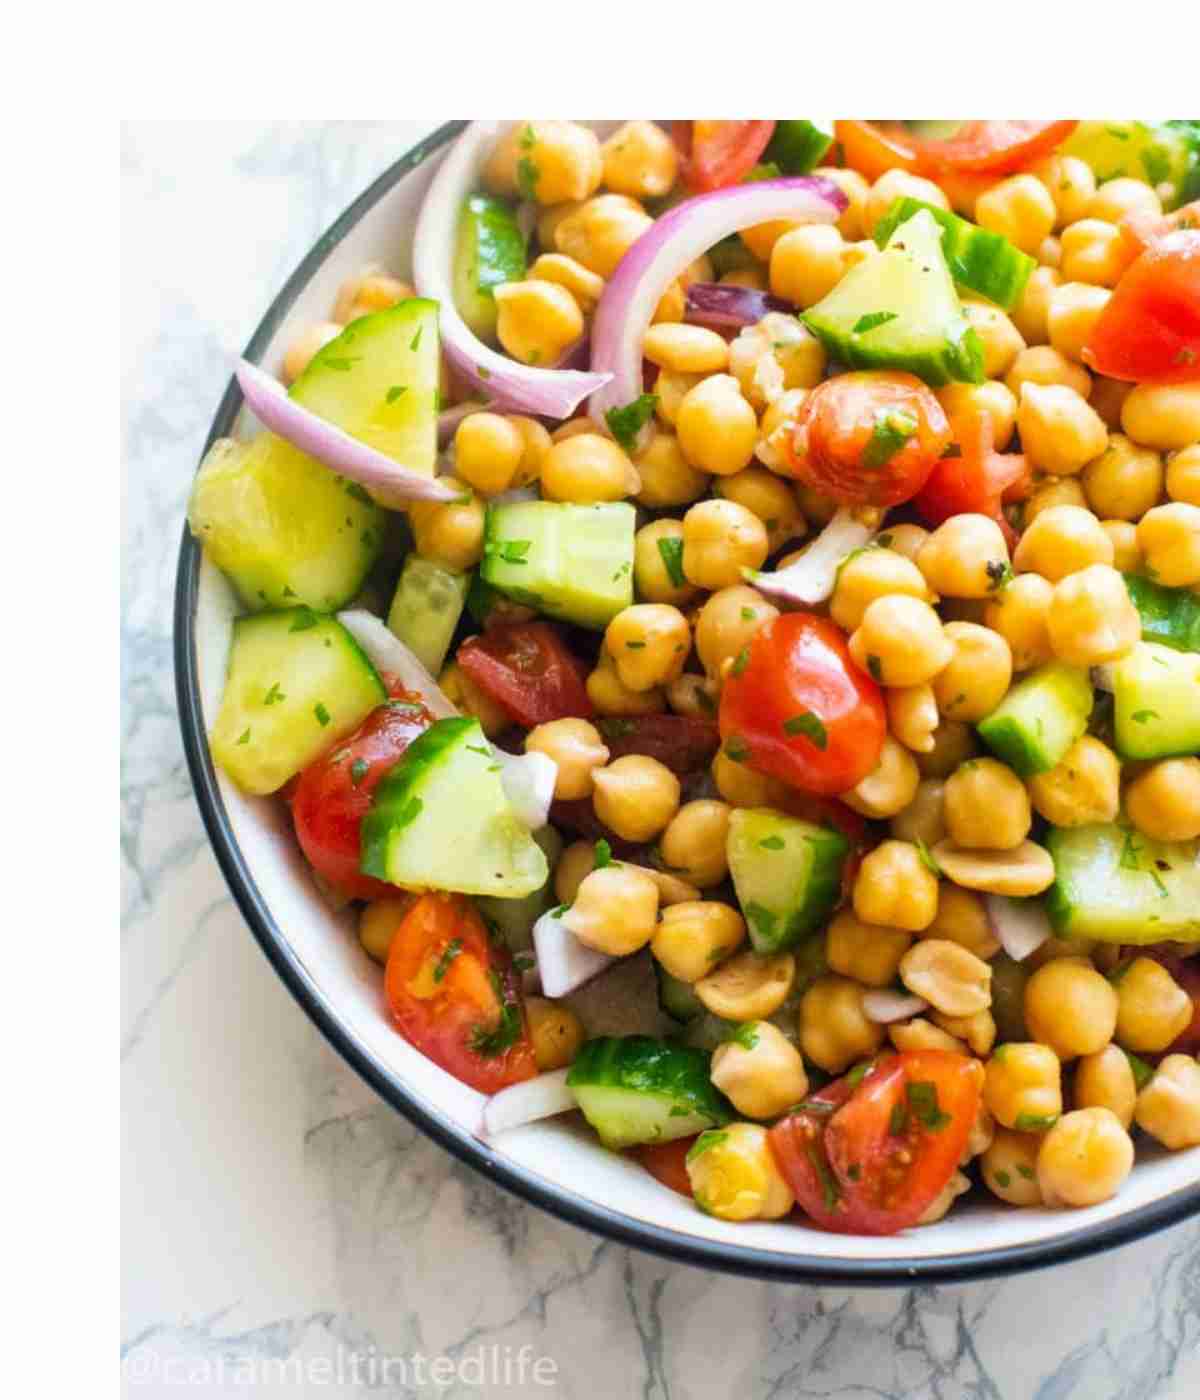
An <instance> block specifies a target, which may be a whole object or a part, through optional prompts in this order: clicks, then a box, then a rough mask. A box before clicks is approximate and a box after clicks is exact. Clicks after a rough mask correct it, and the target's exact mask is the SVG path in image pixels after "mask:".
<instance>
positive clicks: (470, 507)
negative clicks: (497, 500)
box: [408, 477, 484, 574]
mask: <svg viewBox="0 0 1200 1400" xmlns="http://www.w3.org/2000/svg"><path fill="white" fill-rule="evenodd" d="M442 480H443V481H444V482H445V484H446V485H447V486H451V487H453V486H460V487H461V488H462V491H463V494H464V496H465V497H466V499H465V500H457V501H445V502H443V501H413V502H412V504H411V505H410V506H409V508H408V520H409V524H410V525H411V526H412V532H413V541H414V544H415V548H416V552H417V553H418V554H419V555H420V556H421V558H422V559H431V560H433V562H434V563H437V564H444V565H445V566H446V568H448V569H453V570H454V571H455V572H456V573H460V574H461V573H466V571H467V570H468V569H473V568H474V567H475V565H476V564H478V563H479V561H480V559H482V558H483V518H484V509H483V502H482V501H481V500H480V499H479V497H478V496H476V495H475V493H474V492H473V491H472V490H471V489H470V487H469V486H467V484H466V483H465V482H461V481H458V480H456V478H454V477H443V478H442Z"/></svg>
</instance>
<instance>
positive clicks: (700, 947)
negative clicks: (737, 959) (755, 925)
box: [650, 900, 746, 982]
mask: <svg viewBox="0 0 1200 1400" xmlns="http://www.w3.org/2000/svg"><path fill="white" fill-rule="evenodd" d="M745 941H746V921H745V920H744V919H743V918H742V916H741V915H740V914H739V913H738V911H737V910H736V909H732V908H730V906H729V905H728V904H720V903H718V902H716V901H715V900H687V901H685V902H684V903H682V904H672V905H671V907H670V908H669V909H664V910H663V911H662V917H661V918H660V919H659V922H658V927H657V928H656V929H655V930H654V937H653V938H652V940H651V942H650V951H651V952H652V953H653V954H654V956H655V957H656V958H657V959H658V961H659V962H660V963H662V965H663V967H665V968H666V969H667V971H668V972H669V973H670V974H671V976H672V977H678V978H679V980H680V981H681V982H699V980H700V979H701V978H702V977H703V976H704V975H705V974H706V973H708V972H711V971H712V969H713V968H714V967H715V966H716V964H717V963H719V962H721V961H722V960H723V959H724V958H727V957H729V955H730V954H731V953H736V952H737V950H738V948H740V947H741V945H742V944H743V943H744V942H745Z"/></svg>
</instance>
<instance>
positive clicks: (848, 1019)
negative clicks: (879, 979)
mask: <svg viewBox="0 0 1200 1400" xmlns="http://www.w3.org/2000/svg"><path fill="white" fill-rule="evenodd" d="M862 998H863V989H862V987H860V986H859V985H858V983H857V982H851V981H850V979H849V978H847V977H818V978H817V979H816V981H815V982H813V983H812V984H811V985H810V986H809V988H808V990H807V991H806V992H805V993H804V995H803V997H801V999H800V1014H799V1030H800V1048H801V1050H803V1052H804V1054H805V1056H806V1057H807V1058H808V1059H810V1060H812V1062H813V1063H814V1064H816V1065H819V1066H820V1067H821V1068H822V1069H823V1070H825V1071H826V1072H827V1073H829V1074H841V1073H842V1071H843V1070H845V1069H848V1068H849V1067H850V1066H851V1065H852V1064H853V1063H854V1062H855V1060H861V1059H865V1058H866V1057H867V1056H869V1055H873V1054H874V1053H875V1052H876V1050H878V1049H879V1047H880V1046H881V1045H882V1044H883V1037H884V1028H883V1027H882V1026H878V1025H876V1024H875V1023H874V1022H873V1021H869V1020H868V1019H867V1015H866V1012H865V1011H864V1010H863V1004H862Z"/></svg>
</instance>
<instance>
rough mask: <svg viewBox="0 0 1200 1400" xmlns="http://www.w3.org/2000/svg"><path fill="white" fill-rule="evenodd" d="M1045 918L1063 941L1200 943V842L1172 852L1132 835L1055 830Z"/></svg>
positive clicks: (1122, 830)
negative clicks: (1052, 877) (1079, 939)
mask: <svg viewBox="0 0 1200 1400" xmlns="http://www.w3.org/2000/svg"><path fill="white" fill-rule="evenodd" d="M1046 849H1047V850H1048V851H1049V852H1050V854H1051V856H1053V858H1054V870H1055V881H1054V884H1053V885H1052V886H1051V887H1050V890H1049V891H1048V893H1047V895H1046V910H1047V913H1048V914H1049V915H1050V920H1051V922H1052V923H1053V924H1054V928H1055V931H1056V932H1057V933H1058V934H1059V935H1060V936H1061V937H1064V938H1099V939H1101V940H1103V941H1104V942H1106V943H1157V942H1159V941H1160V940H1161V939H1171V940H1179V941H1182V942H1191V941H1193V940H1195V939H1200V842H1196V841H1183V842H1179V843H1176V844H1173V845H1167V844H1165V843H1163V842H1161V841H1151V840H1150V838H1149V837H1148V836H1143V835H1142V834H1141V832H1139V831H1135V830H1133V829H1132V828H1131V827H1125V826H1118V825H1116V824H1106V825H1103V826H1076V827H1070V828H1059V827H1054V828H1052V829H1051V830H1050V832H1049V834H1048V835H1047V837H1046Z"/></svg>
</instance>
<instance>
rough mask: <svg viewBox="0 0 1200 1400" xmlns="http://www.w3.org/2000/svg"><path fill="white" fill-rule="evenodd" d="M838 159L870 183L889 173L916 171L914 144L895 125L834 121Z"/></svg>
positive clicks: (902, 130)
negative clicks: (839, 148)
mask: <svg viewBox="0 0 1200 1400" xmlns="http://www.w3.org/2000/svg"><path fill="white" fill-rule="evenodd" d="M833 132H834V135H835V136H836V137H837V140H838V144H839V145H840V146H841V148H842V158H843V160H845V162H846V164H847V165H848V166H849V167H850V169H851V170H857V171H858V173H859V174H860V175H864V176H865V177H866V178H867V179H868V180H870V181H872V182H874V181H876V180H878V179H879V177H880V176H881V175H886V174H887V172H888V171H889V170H916V168H917V143H916V141H915V140H914V138H913V135H912V133H911V132H910V131H906V130H905V128H904V127H902V126H901V125H900V124H899V122H857V121H855V122H847V121H841V122H834V124H833Z"/></svg>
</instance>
